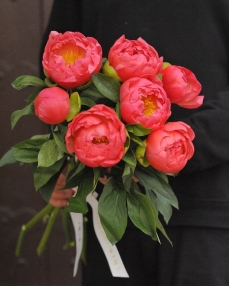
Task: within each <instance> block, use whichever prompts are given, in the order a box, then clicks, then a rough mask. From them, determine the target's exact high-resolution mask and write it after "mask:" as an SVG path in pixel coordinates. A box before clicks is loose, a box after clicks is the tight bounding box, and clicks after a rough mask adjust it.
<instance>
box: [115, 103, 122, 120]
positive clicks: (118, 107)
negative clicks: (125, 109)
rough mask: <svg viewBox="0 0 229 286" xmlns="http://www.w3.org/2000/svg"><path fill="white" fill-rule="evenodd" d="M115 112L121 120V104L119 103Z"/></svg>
mask: <svg viewBox="0 0 229 286" xmlns="http://www.w3.org/2000/svg"><path fill="white" fill-rule="evenodd" d="M115 111H116V113H117V116H118V118H119V119H120V118H121V111H120V102H119V101H118V102H117V104H116V106H115Z"/></svg>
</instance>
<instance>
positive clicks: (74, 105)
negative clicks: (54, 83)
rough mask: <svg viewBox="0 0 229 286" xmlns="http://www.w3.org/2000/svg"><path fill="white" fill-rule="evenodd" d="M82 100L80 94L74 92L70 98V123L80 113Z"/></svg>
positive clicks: (68, 117)
mask: <svg viewBox="0 0 229 286" xmlns="http://www.w3.org/2000/svg"><path fill="white" fill-rule="evenodd" d="M80 109H81V100H80V96H79V93H78V92H73V93H72V94H71V96H70V113H69V114H68V116H67V118H66V120H67V121H68V122H69V121H71V120H72V119H73V117H74V116H75V115H76V114H78V113H79V112H80Z"/></svg>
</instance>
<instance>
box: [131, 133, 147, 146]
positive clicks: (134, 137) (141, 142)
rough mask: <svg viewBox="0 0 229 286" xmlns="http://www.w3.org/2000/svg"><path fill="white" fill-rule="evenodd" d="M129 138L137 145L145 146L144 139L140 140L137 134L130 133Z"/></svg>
mask: <svg viewBox="0 0 229 286" xmlns="http://www.w3.org/2000/svg"><path fill="white" fill-rule="evenodd" d="M129 135H130V140H132V141H134V142H135V143H137V144H138V145H140V146H142V147H145V143H144V141H142V140H141V139H140V138H139V137H138V136H136V135H135V134H133V133H130V134H129Z"/></svg>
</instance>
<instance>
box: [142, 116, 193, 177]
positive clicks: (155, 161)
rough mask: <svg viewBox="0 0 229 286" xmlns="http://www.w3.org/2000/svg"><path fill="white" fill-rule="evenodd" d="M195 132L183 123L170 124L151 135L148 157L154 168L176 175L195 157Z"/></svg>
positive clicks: (148, 141)
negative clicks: (193, 142) (193, 141)
mask: <svg viewBox="0 0 229 286" xmlns="http://www.w3.org/2000/svg"><path fill="white" fill-rule="evenodd" d="M194 136H195V134H194V132H193V130H192V129H191V127H190V126H189V125H187V124H186V123H184V122H182V121H178V122H169V123H167V124H165V125H164V126H163V127H162V128H161V129H159V130H157V131H155V132H152V133H150V134H149V136H148V138H147V140H146V157H147V159H148V161H149V163H150V165H151V166H152V167H154V168H155V169H157V170H159V171H162V172H164V173H167V174H168V173H170V174H176V173H178V172H179V171H180V170H182V169H183V168H184V166H185V165H186V163H187V161H188V160H189V159H190V158H191V157H192V156H193V153H194V147H193V144H192V142H191V141H192V140H193V139H194Z"/></svg>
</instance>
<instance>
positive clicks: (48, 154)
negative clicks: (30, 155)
mask: <svg viewBox="0 0 229 286" xmlns="http://www.w3.org/2000/svg"><path fill="white" fill-rule="evenodd" d="M63 156H64V152H63V151H61V150H60V148H59V147H58V146H57V145H56V142H55V140H54V139H52V140H49V141H47V142H45V143H44V144H43V145H42V147H41V149H40V152H39V153H38V167H49V166H51V165H53V164H54V163H55V162H56V161H58V160H60V159H61V158H62V157H63Z"/></svg>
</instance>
